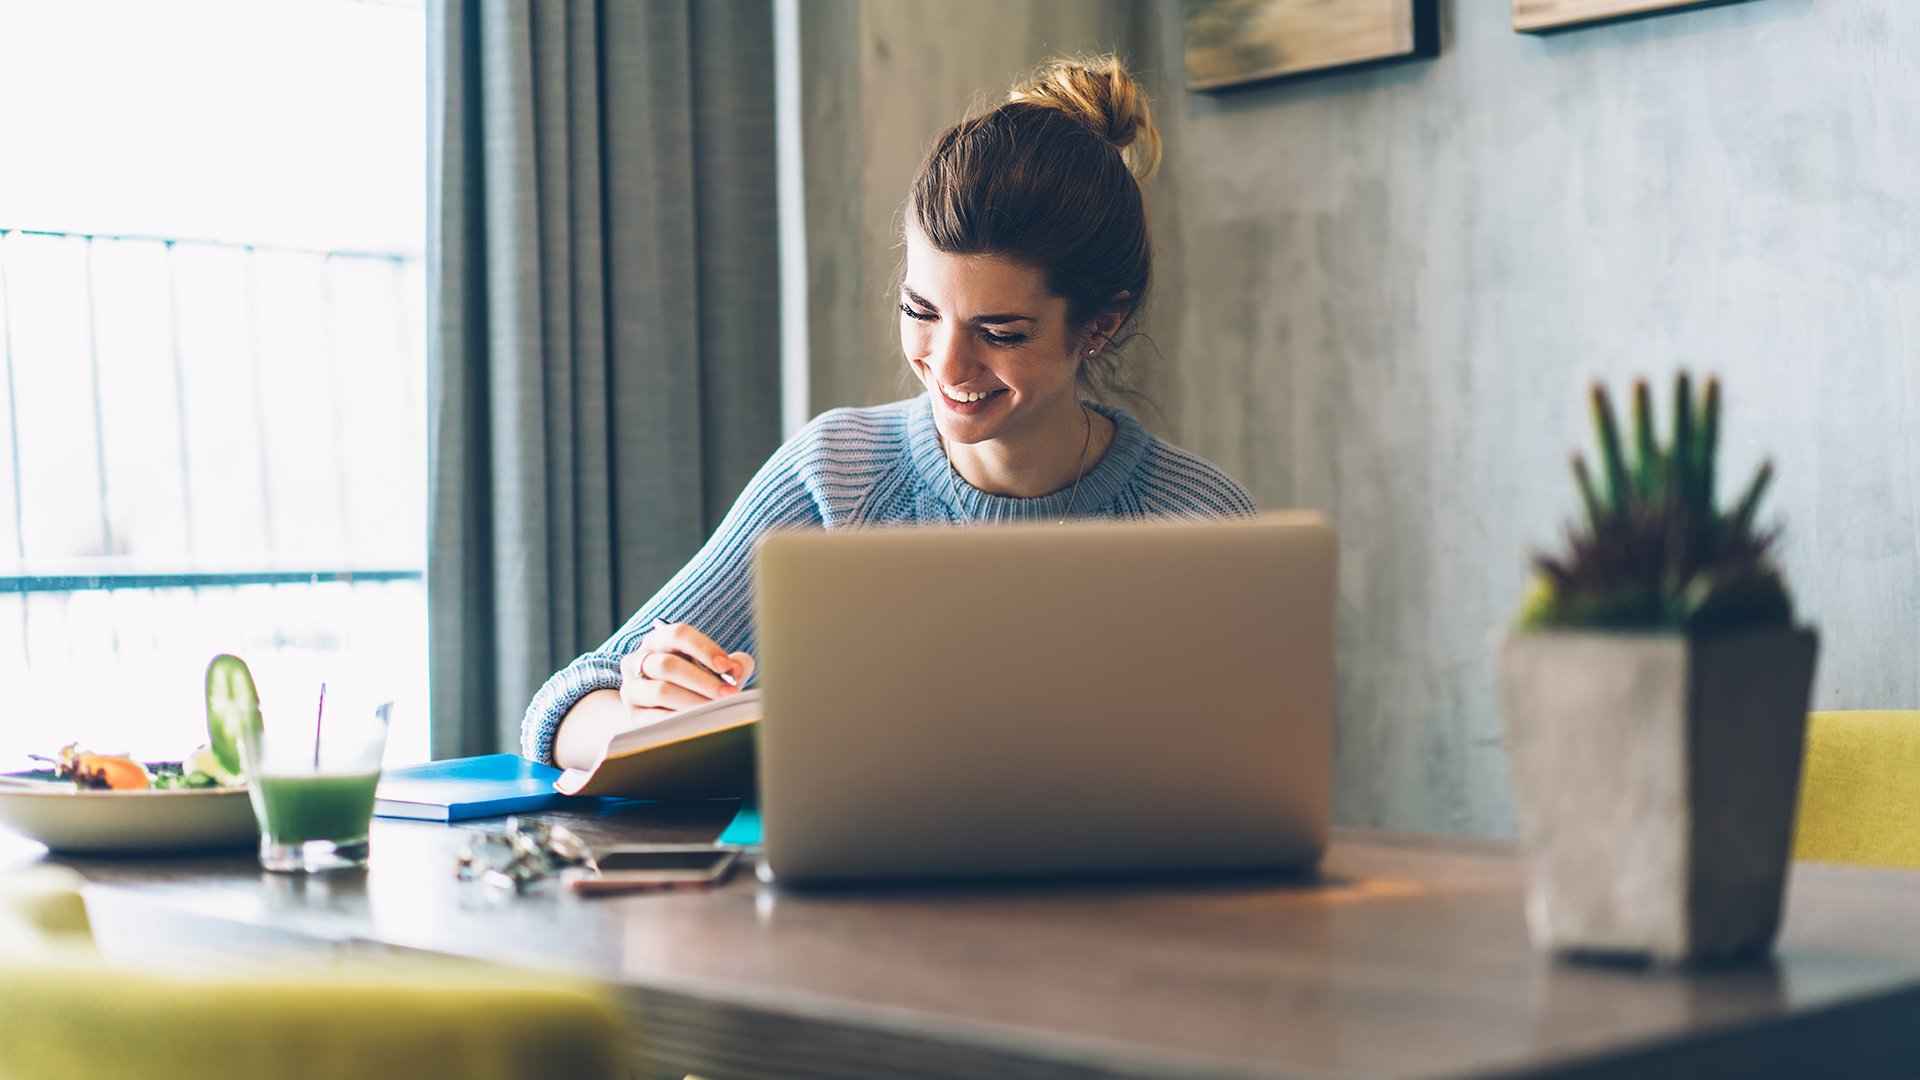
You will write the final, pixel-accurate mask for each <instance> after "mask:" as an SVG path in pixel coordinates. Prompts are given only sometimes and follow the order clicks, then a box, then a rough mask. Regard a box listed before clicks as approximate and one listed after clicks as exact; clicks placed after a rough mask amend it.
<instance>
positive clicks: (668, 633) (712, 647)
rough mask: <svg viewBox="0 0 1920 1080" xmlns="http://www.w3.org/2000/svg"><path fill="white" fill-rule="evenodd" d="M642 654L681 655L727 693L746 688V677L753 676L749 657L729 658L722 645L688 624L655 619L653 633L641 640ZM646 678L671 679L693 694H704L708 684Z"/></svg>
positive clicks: (654, 675)
mask: <svg viewBox="0 0 1920 1080" xmlns="http://www.w3.org/2000/svg"><path fill="white" fill-rule="evenodd" d="M640 650H641V651H643V652H647V651H650V652H658V653H678V654H680V655H681V656H683V657H686V658H687V659H688V660H690V661H692V662H693V663H694V664H696V665H698V666H699V667H700V668H703V669H705V670H706V671H708V672H711V673H712V674H713V675H715V676H717V678H716V679H715V680H714V681H715V682H717V683H718V684H719V685H720V686H721V687H722V688H725V689H736V688H738V687H739V686H741V685H742V684H744V683H745V682H746V681H747V677H748V676H749V675H751V674H752V673H753V668H752V662H753V659H752V657H748V656H747V654H745V653H733V654H731V655H729V654H728V653H727V652H726V651H725V650H724V649H722V648H721V647H720V646H719V645H717V644H715V643H714V640H713V639H712V638H710V637H708V636H707V635H705V634H703V633H701V632H700V631H699V630H697V629H695V628H694V627H692V626H690V625H688V624H686V623H670V622H667V621H665V620H663V619H655V620H654V621H653V629H651V630H649V631H647V633H646V636H645V637H642V638H641V639H640ZM741 657H746V660H747V664H746V666H745V667H742V666H741V662H740V658H741ZM647 677H649V678H656V679H657V678H669V679H670V680H671V681H674V682H678V683H680V684H681V685H683V686H685V687H687V688H688V689H690V690H696V691H702V692H704V691H705V689H706V683H705V681H704V680H700V679H697V678H696V679H695V680H694V681H688V680H685V679H680V678H677V677H673V676H662V675H660V674H659V673H658V672H649V673H648V675H647ZM725 689H721V690H715V691H714V692H713V693H710V694H708V695H707V696H708V697H719V696H720V694H721V693H724V692H725Z"/></svg>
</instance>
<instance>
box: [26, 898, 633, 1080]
mask: <svg viewBox="0 0 1920 1080" xmlns="http://www.w3.org/2000/svg"><path fill="white" fill-rule="evenodd" d="M80 884H82V882H80V881H79V880H78V878H77V876H76V875H71V874H69V873H67V872H65V871H63V870H61V869H60V868H57V867H39V868H34V869H33V870H30V871H27V872H24V873H13V874H7V875H0V1077H6V1078H11V1077H61V1078H66V1080H92V1078H96V1077H97V1078H106V1077H123V1076H143V1077H169V1078H170V1077H178V1078H181V1080H254V1078H257V1077H274V1078H276V1080H296V1078H297V1080H334V1078H348V1077H351V1078H354V1080H360V1078H392V1080H418V1078H421V1077H439V1076H445V1077H457V1078H460V1080H518V1078H521V1077H547V1076H556V1077H561V1076H563V1077H568V1078H570V1080H571V1078H593V1080H602V1078H604V1080H615V1078H619V1080H626V1078H627V1077H629V1076H631V1075H633V1073H632V1071H631V1070H630V1068H629V1063H628V1062H627V1061H626V1060H625V1055H624V1051H623V1049H622V1048H623V1045H624V1039H623V1037H622V1030H623V1024H622V1022H621V1019H620V1016H619V1013H618V1011H617V1010H616V1009H615V1008H614V1007H613V1006H612V1005H611V1003H609V1002H608V1001H606V1000H605V999H604V998H603V997H602V996H601V995H600V994H599V993H597V992H596V991H595V990H593V989H592V988H590V987H588V986H585V985H583V984H580V983H577V982H572V981H565V980H560V979H555V978H551V977H547V976H542V975H537V974H530V973H525V972H518V971H510V970H506V969H497V968H489V967H480V966H477V965H459V966H453V965H452V964H451V962H443V963H437V964H430V965H429V964H408V965H399V966H396V965H380V966H377V967H368V968H367V969H365V970H354V969H345V970H341V969H333V970H316V971H312V972H303V973H292V974H276V975H272V976H265V977H236V976H231V975H220V976H206V977H202V976H196V975H187V974H181V975H169V974H159V973H154V972H148V971H131V970H127V969H122V968H115V967H112V966H110V965H108V964H106V963H105V962H104V961H103V960H102V959H101V958H100V957H99V955H98V954H97V953H96V952H95V951H94V950H93V946H92V936H91V932H90V930H89V928H88V924H87V921H86V909H85V906H84V904H83V903H82V902H81V898H80V893H79V890H78V886H79V885H80Z"/></svg>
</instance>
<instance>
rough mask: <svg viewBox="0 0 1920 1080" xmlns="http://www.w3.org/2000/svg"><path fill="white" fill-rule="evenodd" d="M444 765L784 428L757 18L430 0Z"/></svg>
mask: <svg viewBox="0 0 1920 1080" xmlns="http://www.w3.org/2000/svg"><path fill="white" fill-rule="evenodd" d="M428 18H429V22H428V41H429V56H428V79H429V86H428V97H429V102H430V105H429V109H430V116H429V125H430V127H429V135H428V137H429V139H430V140H431V143H432V145H431V148H430V151H429V155H430V157H429V161H430V165H429V169H430V173H431V177H430V181H429V185H430V186H429V198H430V200H431V205H430V207H429V212H428V220H429V223H430V224H429V233H430V234H429V236H428V276H429V280H428V290H429V305H430V307H431V310H430V314H429V325H430V327H431V330H432V333H431V336H430V345H429V350H428V408H429V419H428V439H429V446H428V453H429V464H428V497H429V502H430V506H429V514H430V518H429V522H428V530H427V536H428V551H427V598H428V611H429V623H428V634H429V638H430V647H429V657H430V662H431V665H432V668H431V671H430V687H431V694H432V712H433V753H434V756H435V757H450V756H457V755H465V754H476V753H487V752H492V751H496V750H501V749H509V748H512V747H514V746H516V745H517V731H518V727H519V722H520V717H521V714H522V712H523V710H524V709H525V708H526V704H527V701H528V700H529V699H530V698H531V697H532V695H533V692H534V690H535V689H537V688H538V687H539V685H540V683H541V682H542V681H543V680H545V678H546V677H547V676H548V675H549V674H550V673H552V672H553V671H554V670H556V669H557V668H559V667H560V666H561V665H562V664H564V663H565V662H566V661H568V660H570V659H572V658H573V657H574V656H576V655H578V654H579V653H581V652H583V651H585V650H586V649H588V648H590V647H592V646H594V645H597V644H599V643H600V642H601V641H603V640H605V639H606V637H607V636H608V635H609V634H610V633H612V631H613V630H614V628H615V627H617V626H618V625H619V623H620V622H621V621H622V620H623V619H624V618H625V617H626V616H627V615H628V614H630V613H631V612H632V611H633V610H634V609H635V608H637V607H639V606H640V604H641V603H642V602H643V601H645V600H646V599H647V598H648V597H649V596H651V595H652V594H653V592H654V591H655V590H656V589H657V588H658V587H659V586H660V585H662V584H663V583H664V582H665V581H666V579H667V578H668V577H670V576H671V575H672V574H673V572H674V571H675V570H677V569H678V568H679V567H680V565H681V564H682V563H683V562H685V561H686V560H687V559H688V558H689V557H691V556H692V554H693V553H694V552H695V551H696V550H697V549H698V547H699V545H700V543H701V542H702V541H703V540H704V539H705V538H706V536H707V534H708V533H709V532H710V531H711V530H712V528H713V527H714V525H716V524H717V523H718V521H719V519H720V516H721V515H722V514H724V513H725V511H726V509H727V506H728V505H729V504H730V502H731V501H732V499H733V498H734V496H735V495H736V494H737V493H738V492H739V491H740V489H741V488H742V487H744V486H745V484H746V481H747V480H748V478H750V477H751V476H752V474H753V472H754V470H755V469H756V468H758V467H759V465H760V463H761V462H762V461H763V460H764V459H765V458H766V456H767V455H768V454H769V453H771V451H772V450H773V448H774V447H775V445H776V444H777V442H778V437H779V421H780V415H779V371H780V361H779V317H778V305H779V300H778V284H779V283H778V280H777V272H776V263H777V260H776V251H775V217H774V215H775V192H774V167H773V165H774V128H773V111H774V110H773V93H774V91H773V87H774V76H773V17H772V11H771V7H770V4H769V2H768V0H602V2H599V3H593V2H579V3H567V2H563V0H536V2H529V0H517V2H516V0H485V2H462V0H433V2H432V3H431V4H430V5H429V10H428Z"/></svg>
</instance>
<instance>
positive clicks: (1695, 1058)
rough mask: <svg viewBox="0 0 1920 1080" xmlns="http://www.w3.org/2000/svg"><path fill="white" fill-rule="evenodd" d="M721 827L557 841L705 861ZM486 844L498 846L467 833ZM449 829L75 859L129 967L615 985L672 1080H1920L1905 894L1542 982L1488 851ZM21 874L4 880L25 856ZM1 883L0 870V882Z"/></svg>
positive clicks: (1915, 976)
mask: <svg viewBox="0 0 1920 1080" xmlns="http://www.w3.org/2000/svg"><path fill="white" fill-rule="evenodd" d="M730 809H731V808H730V806H728V805H726V804H708V805H705V806H693V807H644V806H628V807H625V808H622V809H619V810H614V811H608V812H606V813H603V814H600V815H596V816H588V815H579V814H573V815H569V814H551V815H542V816H545V817H549V818H551V819H554V820H559V821H562V822H564V823H566V824H568V825H569V826H571V827H573V828H575V829H576V831H578V832H581V833H582V834H583V835H584V836H586V837H587V838H588V840H589V841H590V842H593V843H595V844H596V845H597V844H604V843H610V842H617V841H627V842H632V841H641V840H648V841H654V840H671V839H700V840H704V839H709V838H711V837H712V836H714V835H715V834H717V832H718V831H719V829H720V828H721V826H722V825H723V824H724V823H725V821H726V819H727V817H728V816H729V813H730ZM482 824H484V823H482ZM453 831H454V830H450V829H449V828H448V827H447V826H442V825H429V824H422V823H412V822H387V821H382V822H379V823H378V824H377V826H376V832H375V836H374V852H375V855H374V865H373V867H372V868H371V869H370V870H369V871H368V872H366V873H365V874H358V873H354V874H345V875H333V876H327V877H321V878H315V879H311V880H308V879H302V878H299V877H286V876H279V875H268V874H262V873H260V872H259V871H258V870H257V869H255V867H254V866H253V864H252V862H251V860H250V858H248V857H247V856H245V855H233V856H225V855H223V856H217V857H200V858H184V859H169V860H162V859H144V860H131V861H122V860H109V859H61V860H59V861H61V862H65V863H67V864H68V865H71V866H74V867H76V868H78V869H79V870H80V871H81V872H82V873H84V874H85V875H87V877H88V878H89V880H90V882H91V883H92V884H91V886H90V888H89V891H88V902H89V906H90V909H91V910H92V912H93V913H94V916H95V920H96V924H97V927H98V929H99V932H100V935H101V938H102V941H103V943H105V944H106V946H107V947H108V949H109V952H110V954H112V953H122V954H124V953H130V952H131V953H138V952H139V951H140V950H142V949H150V948H153V947H155V946H156V944H157V943H160V942H164V941H169V940H182V941H184V940H188V939H195V938H197V939H199V940H206V939H208V938H212V939H215V940H218V941H219V942H221V943H222V945H223V946H224V948H225V950H227V951H228V952H230V953H232V954H233V955H235V956H243V955H262V956H266V955H273V954H274V951H275V950H286V949H300V950H307V951H311V950H314V949H321V950H335V951H343V952H355V953H357V952H365V951H369V950H371V951H373V952H385V951H389V950H416V949H417V950H427V951H430V952H433V953H442V954H450V955H454V956H459V957H469V958H477V959H483V960H494V961H506V962H511V963H517V964H528V965H534V966H538V967H543V968H549V969H556V970H563V971H570V972H580V973H587V974H590V975H593V976H595V977H599V978H603V979H606V980H609V981H611V982H613V983H615V984H617V985H618V986H619V987H620V988H621V990H622V992H623V993H624V995H625V998H626V1000H627V1002H628V1003H629V1004H630V1006H631V1011H632V1017H633V1034H634V1037H635V1040H636V1042H637V1043H638V1044H639V1045H640V1046H641V1047H642V1048H643V1049H644V1051H645V1052H646V1054H647V1055H649V1057H650V1059H651V1060H652V1061H653V1062H655V1063H656V1064H657V1065H659V1066H660V1067H661V1069H662V1070H663V1072H671V1071H673V1070H685V1071H694V1072H698V1073H700V1074H702V1075H704V1076H707V1077H710V1078H712V1080H724V1078H729V1077H820V1078H833V1080H842V1078H853V1077H872V1078H880V1077H889V1078H890V1077H968V1078H973V1077H993V1078H1000V1077H1156V1078H1180V1077H1187V1078H1199V1077H1207V1078H1226V1077H1236V1078H1238V1077H1303V1078H1333V1077H1338V1078H1345V1077H1407V1078H1441V1077H1567V1078H1572V1077H1582V1078H1586V1077H1634V1078H1637V1080H1638V1078H1663V1077H1688V1078H1693V1077H1716V1076H1729V1077H1743V1078H1745V1077H1769V1076H1780V1077H1838V1076H1888V1077H1894V1076H1899V1077H1909V1076H1916V1075H1920V874H1909V873H1902V872H1891V871H1876V870H1866V869H1858V868H1846V867H1835V866H1821V865H1814V864H1802V865H1800V866H1798V867H1797V868H1796V869H1795V872H1794V875H1793V884H1792V894H1791V897H1790V901H1789V908H1788V918H1787V925H1786V928H1785V931H1784V935H1783V939H1782V945H1781V948H1780V950H1779V955H1778V958H1777V961H1776V962H1775V963H1773V964H1771V965H1769V966H1765V967H1759V968H1747V969H1744V970H1739V971H1726V972H1717V973H1704V974H1676V973H1671V972H1643V971H1631V970H1621V969H1609V968H1594V967H1579V966H1570V965H1565V964H1556V963H1552V962H1549V961H1546V960H1544V959H1542V958H1540V957H1538V956H1536V955H1535V954H1534V953H1533V952H1532V951H1531V949H1530V948H1529V947H1528V944H1527V941H1526V936H1525V931H1524V927H1523V925H1522V918H1521V892H1520V866H1519V863H1518V861H1517V860H1516V858H1515V856H1514V853H1513V849H1512V847H1511V845H1509V844H1506V843H1502V842H1496V841H1479V840H1468V839H1459V838H1441V837H1416V836H1405V835H1388V834H1376V833H1366V832H1341V833H1339V834H1337V835H1336V838H1335V843H1334V846H1333V850H1332V852H1331V854H1330V856H1329V858H1328V860H1327V863H1326V866H1325V868H1324V872H1323V873H1322V874H1321V875H1320V876H1319V877H1317V878H1315V879H1312V880H1295V881H1286V880H1264V881H1256V880H1241V881H1211V882H1187V883H1166V882H1162V883H1146V884H1142V883H1125V884H1122V883H1111V882H1106V883H1091V882H1088V883H1078V884H1055V885H1018V886H1000V887H985V886H979V887H952V886H948V887H938V888H935V887H925V888H912V889H907V888H893V889H886V890H867V891H856V892H834V893H801V892H792V891H785V890H779V889H774V888H771V887H767V886H762V885H760V884H759V883H758V882H757V881H755V880H754V877H753V875H752V874H751V873H743V874H740V875H737V876H736V877H735V878H734V880H733V881H732V882H731V883H730V884H728V885H727V886H725V887H724V888H720V889H717V890H713V891H707V892H679V893H668V894H658V895H645V896H633V897H625V898H620V899H611V900H580V899H577V898H574V897H572V896H568V895H535V896H529V897H518V898H514V897H507V896H503V895H495V894H494V893H493V892H491V891H490V890H487V889H485V888H484V887H478V886H473V885H462V884H460V883H457V882H455V881H454V880H453V878H452V876H451V871H452V864H453V856H452V846H453V842H454V839H455V838H454V837H453V836H452V835H451V834H452V833H453ZM16 858H17V857H16ZM4 861H5V860H4V858H0V862H4Z"/></svg>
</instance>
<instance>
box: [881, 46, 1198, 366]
mask: <svg viewBox="0 0 1920 1080" xmlns="http://www.w3.org/2000/svg"><path fill="white" fill-rule="evenodd" d="M1159 164H1160V133H1159V132H1158V131H1157V130H1156V129H1155V128H1154V126H1153V118H1152V117H1151V116H1150V115H1149V114H1148V112H1147V99H1146V95H1145V94H1143V93H1142V92H1141V90H1140V86H1139V84H1138V83H1136V82H1134V80H1133V76H1131V75H1129V74H1127V69H1126V67H1125V66H1124V65H1122V64H1121V63H1120V61H1119V60H1118V59H1117V58H1115V57H1113V56H1100V57H1092V58H1063V59H1055V60H1050V61H1048V62H1047V63H1045V64H1043V65H1042V66H1041V67H1040V69H1039V70H1037V71H1036V72H1034V73H1033V74H1032V75H1031V76H1030V77H1029V78H1027V79H1025V80H1023V81H1022V82H1021V83H1019V84H1018V85H1016V86H1015V87H1014V89H1013V92H1012V93H1011V94H1010V95H1008V99H1007V101H1006V102H1004V103H1003V104H1001V105H1000V106H998V107H997V108H994V109H992V110H990V111H988V112H985V113H982V114H980V115H977V116H971V117H968V118H967V119H965V120H962V121H960V122H959V123H957V124H955V125H953V126H952V127H950V128H948V129H947V130H946V131H944V132H942V133H941V135H940V137H939V138H938V139H937V140H935V142H934V144H933V149H932V150H930V151H929V152H928V153H927V158H926V161H924V162H923V163H921V166H920V173H919V175H918V176H916V177H915V178H914V181H913V187H912V188H911V190H910V194H909V196H908V200H907V215H908V220H909V221H911V222H912V224H913V227H914V228H916V229H918V230H919V231H920V234H921V235H922V236H924V237H925V238H926V239H927V242H928V243H930V244H932V245H933V246H934V247H935V248H936V249H938V250H940V251H943V252H946V253H948V254H951V255H1000V256H1005V257H1007V258H1010V259H1013V260H1015V261H1017V262H1020V263H1023V264H1025V265H1028V266H1031V267H1033V268H1034V269H1036V270H1038V271H1039V272H1040V273H1041V275H1042V276H1043V277H1044V278H1045V279H1046V282H1047V286H1048V288H1050V289H1052V291H1053V292H1054V294H1055V295H1057V296H1061V297H1063V298H1065V299H1066V301H1067V319H1068V324H1069V325H1070V326H1071V327H1074V328H1076V329H1077V328H1079V327H1082V326H1085V325H1086V324H1087V323H1088V322H1090V321H1092V320H1093V319H1094V318H1095V317H1096V316H1098V315H1101V314H1105V313H1108V312H1113V311H1116V310H1117V311H1121V312H1123V316H1122V319H1121V326H1122V327H1124V326H1125V325H1126V324H1127V323H1129V322H1131V321H1132V319H1133V316H1134V314H1135V313H1136V312H1138V311H1139V310H1140V306H1141V303H1142V302H1143V301H1144V300H1145V299H1146V295H1147V286H1148V284H1149V282H1150V280H1151V278H1152V272H1153V249H1152V243H1151V238H1150V236H1149V235H1148V231H1147V212H1146V200H1145V197H1144V195H1143V194H1142V192H1141V190H1140V183H1141V181H1143V180H1145V179H1146V178H1147V177H1149V176H1151V175H1153V171H1154V169H1155V168H1157V167H1158V166H1159ZM1123 293H1124V294H1125V296H1124V298H1123V299H1115V298H1116V297H1120V296H1121V294H1123ZM1115 336H1116V337H1117V336H1118V334H1117V332H1116V335H1115ZM1109 344H1111V341H1109V342H1105V343H1102V347H1101V350H1100V354H1099V357H1098V358H1097V362H1083V363H1082V364H1081V368H1080V375H1081V379H1082V381H1083V382H1087V383H1091V384H1097V385H1101V386H1103V388H1116V389H1117V388H1120V385H1119V384H1120V383H1121V380H1120V379H1119V377H1118V376H1119V372H1118V364H1117V361H1116V358H1115V356H1114V355H1113V352H1112V350H1111V349H1109V348H1107V347H1106V346H1107V345H1109Z"/></svg>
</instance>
